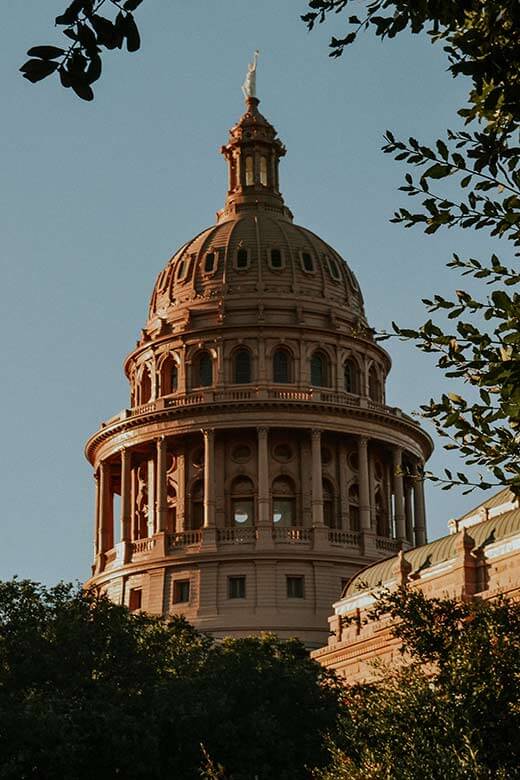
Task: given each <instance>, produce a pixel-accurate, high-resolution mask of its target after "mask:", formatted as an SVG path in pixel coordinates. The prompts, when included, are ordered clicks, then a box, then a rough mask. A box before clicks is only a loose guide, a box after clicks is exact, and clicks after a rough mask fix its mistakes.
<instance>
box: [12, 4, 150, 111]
mask: <svg viewBox="0 0 520 780" xmlns="http://www.w3.org/2000/svg"><path fill="white" fill-rule="evenodd" d="M141 3H142V0H126V2H125V1H124V0H73V1H72V3H71V4H70V5H69V6H68V7H67V8H66V9H65V11H64V12H63V13H62V14H60V15H59V16H57V17H56V20H55V23H56V25H58V26H60V27H62V28H63V34H64V35H65V36H66V38H67V39H68V40H67V42H66V44H65V47H64V48H60V47H57V46H33V47H32V48H31V49H29V51H28V52H27V54H28V55H29V57H30V59H29V60H28V61H27V62H26V63H25V64H24V65H22V67H21V68H20V70H21V71H22V73H23V75H24V77H25V78H26V79H28V80H29V81H31V82H32V83H33V84H34V83H36V82H38V81H41V80H42V79H44V78H46V77H47V76H50V75H52V74H53V73H57V74H58V76H59V78H60V81H61V84H62V85H63V86H64V87H67V88H69V87H70V88H72V90H73V91H74V92H75V93H76V95H77V96H78V97H80V98H81V99H82V100H93V99H94V91H93V89H92V85H93V84H94V83H95V82H96V81H97V80H98V79H99V77H100V76H101V71H102V54H103V53H104V52H105V51H107V50H108V51H110V50H112V49H122V48H123V45H126V48H127V51H129V52H134V51H137V50H138V49H139V48H140V46H141V40H140V36H139V30H138V27H137V24H136V21H135V18H134V15H133V11H135V10H136V8H137V7H138V6H139V5H141ZM102 6H105V9H109V13H110V12H111V14H110V18H109V17H107V16H103V15H102V14H100V13H99V11H100V9H101V7H102Z"/></svg>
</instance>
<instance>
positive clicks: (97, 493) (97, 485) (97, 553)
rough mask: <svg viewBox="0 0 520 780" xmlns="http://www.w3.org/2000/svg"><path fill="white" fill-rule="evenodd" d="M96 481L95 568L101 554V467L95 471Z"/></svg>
mask: <svg viewBox="0 0 520 780" xmlns="http://www.w3.org/2000/svg"><path fill="white" fill-rule="evenodd" d="M94 482H95V483H96V487H95V490H96V497H95V505H94V568H96V567H97V558H98V555H99V526H100V523H101V512H100V506H101V498H100V490H99V469H97V470H96V471H95V472H94Z"/></svg>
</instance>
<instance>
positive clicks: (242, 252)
mask: <svg viewBox="0 0 520 780" xmlns="http://www.w3.org/2000/svg"><path fill="white" fill-rule="evenodd" d="M248 266H249V252H248V251H247V249H244V248H243V247H242V248H241V249H238V250H237V257H236V267H237V268H238V270H244V269H245V268H247V267H248Z"/></svg>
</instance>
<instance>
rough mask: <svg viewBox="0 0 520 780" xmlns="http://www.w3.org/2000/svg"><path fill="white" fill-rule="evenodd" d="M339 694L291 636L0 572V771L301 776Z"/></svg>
mask: <svg viewBox="0 0 520 780" xmlns="http://www.w3.org/2000/svg"><path fill="white" fill-rule="evenodd" d="M339 699H340V693H339V689H338V686H337V683H336V682H335V680H334V677H333V676H332V675H330V674H329V673H327V672H326V671H325V670H323V669H322V668H321V667H320V666H319V665H318V664H316V663H315V662H313V661H311V660H310V659H309V657H308V655H307V653H306V651H305V649H304V648H303V646H302V645H301V644H300V643H299V642H298V641H296V640H294V641H289V642H283V641H281V640H279V639H277V638H276V637H274V636H271V635H266V636H262V637H259V638H245V639H228V640H224V641H223V642H221V643H217V642H215V641H214V640H213V639H211V638H209V637H207V636H204V635H203V634H200V633H199V632H197V631H196V630H195V629H194V628H193V627H192V626H191V625H190V624H189V623H187V622H186V621H185V620H184V619H183V618H179V617H177V618H173V619H172V620H170V621H169V622H164V621H161V620H159V619H157V618H153V617H150V616H146V615H142V614H138V613H130V612H129V611H128V610H127V609H126V608H125V607H122V606H118V605H115V604H113V603H111V602H110V601H108V599H106V598H104V597H98V596H96V595H94V594H93V593H85V592H83V591H81V590H80V589H75V588H73V587H72V586H70V585H63V584H62V585H58V586H56V587H55V588H50V589H47V588H44V587H43V586H41V585H38V584H36V583H32V582H28V581H23V582H19V581H17V580H13V581H11V582H4V583H0V778H2V780H4V779H5V780H11V779H12V780H24V778H29V777H30V778H42V780H53V779H54V778H56V779H58V778H59V780H83V779H84V780H91V778H92V777H96V778H98V779H99V780H104V779H105V778H106V779H107V780H108V779H109V778H110V779H111V778H114V777H124V778H125V780H134V779H137V778H143V780H144V779H146V780H155V779H156V778H157V780H159V779H160V780H162V778H171V777H175V778H178V779H179V780H183V779H184V778H185V779H186V780H193V778H196V777H199V776H201V777H207V778H219V777H229V778H233V780H254V778H255V776H258V780H267V778H273V777H276V778H280V779H281V780H284V779H286V780H297V778H306V777H308V772H307V770H306V769H305V766H306V765H307V764H308V765H315V764H318V765H321V766H323V765H324V763H325V762H326V760H327V756H326V750H325V747H324V744H323V738H322V734H324V733H327V732H332V731H334V728H335V724H336V721H337V715H338V707H339ZM223 767H225V771H224V769H223Z"/></svg>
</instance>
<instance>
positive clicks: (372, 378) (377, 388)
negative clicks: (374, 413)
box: [368, 366, 383, 403]
mask: <svg viewBox="0 0 520 780" xmlns="http://www.w3.org/2000/svg"><path fill="white" fill-rule="evenodd" d="M368 395H369V397H370V398H371V399H372V401H376V402H377V403H381V402H382V400H383V398H382V395H383V394H382V392H381V382H380V381H379V377H378V375H377V371H376V369H375V368H374V366H372V367H371V369H370V371H369V372H368Z"/></svg>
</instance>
